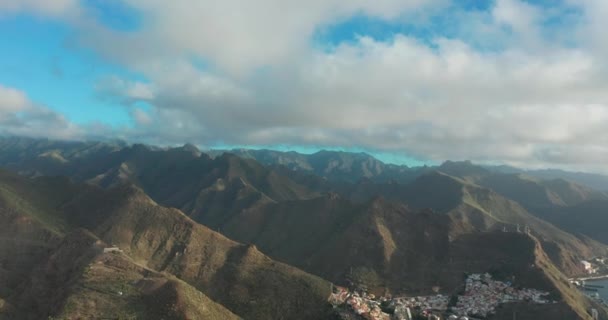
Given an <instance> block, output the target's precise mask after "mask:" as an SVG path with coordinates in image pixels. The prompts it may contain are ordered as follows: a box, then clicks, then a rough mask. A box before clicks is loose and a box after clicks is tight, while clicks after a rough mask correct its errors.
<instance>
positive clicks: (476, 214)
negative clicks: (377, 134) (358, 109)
mask: <svg viewBox="0 0 608 320" xmlns="http://www.w3.org/2000/svg"><path fill="white" fill-rule="evenodd" d="M1 141H2V142H1V143H0V147H2V148H3V149H1V150H3V151H4V152H6V153H10V155H7V154H2V155H0V164H5V165H6V166H7V167H8V168H10V169H11V170H13V171H16V172H19V173H21V175H22V176H16V175H14V174H11V173H7V172H1V173H0V208H4V209H3V210H0V219H2V220H1V221H0V225H1V226H0V230H1V231H3V232H6V234H7V235H9V236H8V237H9V239H15V240H12V241H13V242H6V243H4V245H2V243H0V302H2V303H0V305H4V306H7V307H6V308H7V310H8V309H11V310H12V311H11V312H22V313H21V314H26V313H23V312H25V309H24V308H28V307H31V306H38V305H39V307H35V308H34V310H39V311H40V310H42V311H40V312H39V313H38V314H53V315H63V316H67V317H69V316H74V315H79V316H84V317H86V315H88V314H89V313H86V312H87V310H85V308H83V307H82V306H83V305H86V301H90V300H91V299H99V302H98V303H99V306H100V310H101V309H107V308H106V307H103V306H107V305H108V304H112V303H117V308H116V312H118V314H119V315H127V314H132V313H133V312H142V313H139V314H140V315H142V316H143V315H144V314H145V310H143V308H148V309H149V310H157V311H158V312H159V313H161V314H166V315H167V317H168V318H171V317H172V318H184V317H188V315H191V316H190V317H194V318H196V317H201V315H202V314H203V313H202V312H204V311H205V310H207V311H211V312H213V314H215V315H212V314H208V315H207V316H203V317H210V318H213V317H220V318H221V317H227V318H229V317H231V316H234V315H237V316H240V317H243V318H247V319H269V318H277V317H283V318H289V319H309V318H315V319H323V318H327V317H328V316H329V314H330V313H331V311H330V310H328V309H327V303H326V298H327V296H328V295H329V290H330V282H329V281H331V282H335V283H338V284H343V285H347V284H349V283H351V284H356V285H364V286H367V287H368V288H369V289H370V290H373V291H374V292H376V293H383V292H399V293H401V292H408V293H410V294H416V293H420V294H429V293H431V292H432V290H431V289H432V288H433V287H436V288H439V290H440V291H441V292H445V293H452V292H455V291H457V290H458V289H459V288H460V286H461V285H462V275H463V274H464V273H470V272H490V271H491V272H494V273H497V274H505V275H509V276H515V279H516V280H515V281H516V283H517V284H518V285H522V286H530V287H534V288H539V289H543V290H547V291H550V292H552V293H553V295H554V298H555V299H556V300H558V301H560V303H559V304H557V305H556V306H555V308H554V309H552V310H554V311H555V310H560V312H563V314H567V315H568V317H570V318H581V319H582V318H584V316H583V313H584V312H585V310H586V309H588V308H589V306H590V302H589V301H588V300H587V299H585V298H584V297H582V296H581V295H580V294H579V293H578V292H577V291H576V290H574V289H573V288H570V287H569V286H567V285H564V283H565V282H564V281H565V277H564V275H563V274H562V273H566V274H567V275H569V276H571V275H577V274H580V273H581V271H582V270H581V267H580V265H579V264H580V259H583V258H589V257H591V256H594V255H606V254H607V253H606V246H604V245H602V244H600V243H598V242H597V241H594V240H592V239H590V238H593V239H596V240H597V237H593V234H592V232H587V233H577V236H574V235H572V234H570V233H568V232H564V231H563V230H561V229H558V228H557V227H555V226H554V225H552V224H550V223H547V222H546V221H544V220H541V219H540V218H538V217H539V216H542V215H543V214H544V213H540V212H534V214H535V215H536V216H535V215H533V214H531V212H530V211H529V208H532V207H536V206H546V207H547V208H564V209H566V208H570V207H572V206H575V205H578V204H584V203H587V202H588V201H591V200H593V199H600V201H601V196H602V195H603V193H601V192H597V191H594V190H591V189H589V188H586V187H581V186H579V185H576V184H573V183H571V182H567V181H565V182H564V181H545V180H542V179H533V178H529V177H526V176H524V175H521V174H511V173H510V174H503V173H497V172H495V171H493V170H489V169H487V168H483V167H479V166H476V165H474V164H472V163H470V162H462V163H461V162H446V163H444V164H443V165H442V166H440V167H437V168H428V167H427V168H418V169H409V168H403V167H401V168H397V169H394V170H393V169H391V166H390V165H384V164H382V163H381V162H379V161H377V160H375V159H373V158H372V159H370V158H371V157H370V156H369V155H365V154H348V153H335V152H320V153H319V154H317V155H315V156H314V157H313V155H310V157H309V156H306V157H303V158H301V157H300V156H302V155H298V154H288V155H285V154H284V153H274V152H266V151H264V152H261V154H258V155H257V156H255V157H254V156H251V155H250V156H245V155H244V157H245V158H243V157H239V156H237V155H234V154H230V153H223V154H219V155H215V156H214V157H210V156H208V155H206V154H204V153H201V152H200V151H199V150H198V149H197V148H196V147H195V146H192V145H184V146H183V147H178V148H155V147H151V146H146V145H137V144H136V145H131V146H122V145H120V144H111V143H109V144H96V143H76V142H73V143H66V145H62V143H57V142H52V141H38V140H28V139H25V140H20V139H17V138H13V139H7V140H1ZM240 152H241V153H242V152H245V151H240ZM263 157H267V158H268V159H269V160H260V161H267V163H266V165H264V164H262V163H260V162H259V161H258V160H256V159H257V158H260V159H265V158H263ZM281 157H287V159H284V158H281ZM281 159H282V160H281ZM311 159H312V160H314V161H312V160H311ZM391 170H393V171H391ZM400 170H401V171H400ZM55 175H60V176H57V177H52V176H55ZM23 176H27V177H37V178H35V179H26V178H24V177H23ZM61 176H67V177H69V178H66V177H61ZM395 177H396V178H395ZM74 182H76V183H74ZM83 183H84V184H83ZM524 187H526V188H524ZM520 189H523V190H525V192H518V191H519V190H520ZM531 190H534V192H532V191H531ZM536 190H540V191H536ZM598 197H599V198H598ZM520 203H521V205H520ZM169 207H172V208H176V209H171V208H169ZM182 212H183V213H182ZM551 221H552V222H554V223H556V224H557V222H555V221H553V220H551ZM199 223H202V224H203V225H201V224H199ZM518 224H519V227H520V229H522V230H523V229H525V227H526V226H529V227H530V228H531V234H530V235H527V234H525V233H523V232H522V233H518V232H516V229H517V225H518ZM562 227H563V228H564V229H566V230H568V231H570V230H571V229H567V228H566V227H565V226H562ZM2 228H4V229H2ZM81 228H84V229H85V231H82V232H80V231H78V230H80V229H81ZM504 228H506V229H507V232H502V230H503V229H504ZM572 232H574V231H572ZM220 233H221V234H220ZM224 235H226V236H229V237H230V238H233V239H235V240H237V241H239V242H241V243H245V244H241V243H239V242H235V241H233V240H230V239H228V238H226V237H225V236H224ZM71 237H74V238H75V239H80V240H79V241H80V242H81V243H83V244H87V245H86V246H85V247H83V248H82V249H78V248H80V247H79V246H77V245H76V244H71V240H69V239H72V238H71ZM93 240H95V241H93ZM66 241H67V242H66ZM98 241H99V242H98ZM91 242H92V243H93V245H92V246H89V245H88V243H91ZM15 243H18V244H19V245H15ZM100 245H101V246H102V247H105V246H109V245H117V246H118V247H120V248H121V249H122V250H123V251H124V254H123V255H124V256H123V255H119V257H116V259H105V258H104V255H103V254H102V255H93V254H92V253H91V255H89V252H97V251H98V250H99V246H100ZM62 248H64V249H62ZM65 248H73V249H74V250H76V251H74V252H72V251H70V250H67V249H65ZM95 248H97V249H95ZM258 248H259V250H258ZM58 250H60V251H61V252H65V255H66V256H67V257H70V259H74V260H75V261H76V260H79V259H80V258H79V257H86V259H85V258H82V259H83V260H82V269H80V270H81V271H82V270H84V271H86V272H81V271H78V270H76V271H74V270H64V271H65V272H64V271H62V270H60V269H59V268H58V267H57V263H51V264H50V266H53V267H52V268H51V269H48V272H46V271H45V270H46V269H44V268H46V267H44V266H45V265H48V263H49V262H48V261H49V259H50V257H52V256H53V255H54V252H59V251H58ZM66 250H67V251H66ZM95 250H97V251H95ZM62 255H63V253H62ZM100 261H101V263H99V262H100ZM279 261H280V262H279ZM286 263H287V264H286ZM98 264H100V265H99V266H98V267H99V268H94V266H96V265H98ZM556 266H557V267H556ZM41 268H42V269H41ZM114 269H115V270H114ZM87 270H89V271H90V270H92V273H89V271H87ZM110 270H114V271H110ZM113 272H115V275H116V277H118V278H119V279H131V280H130V281H128V283H126V282H122V283H118V284H117V285H118V286H119V287H120V288H121V289H124V290H118V291H121V292H123V294H125V293H126V294H128V297H130V299H133V301H136V302H137V303H134V304H131V305H121V304H120V302H119V301H120V299H118V300H117V299H116V296H114V295H112V294H111V292H112V291H107V290H106V288H107V287H103V286H100V282H108V283H110V280H109V279H111V277H112V276H111V274H112V273H113ZM33 273H35V274H40V275H52V274H57V275H62V274H65V276H61V279H59V280H57V281H59V282H53V283H51V284H49V283H46V284H45V280H44V279H40V280H37V281H36V283H37V284H36V285H35V286H34V284H28V285H25V286H23V285H20V284H21V283H23V282H24V281H25V282H27V281H28V279H30V278H32V275H33ZM313 274H314V275H313ZM45 277H47V276H42V278H45ZM104 277H105V278H104ZM101 279H104V280H101ZM323 279H327V280H329V281H326V280H323ZM53 281H55V280H53ZM58 283H59V284H61V283H65V285H64V286H65V288H70V289H69V290H67V291H69V292H70V294H65V295H57V300H52V301H50V302H49V301H45V300H44V298H43V297H46V296H48V290H47V289H44V288H48V287H51V285H58ZM82 288H84V290H81V289H82ZM110 288H112V289H111V290H114V292H116V290H115V289H116V288H117V287H115V286H112V287H110ZM45 290H47V291H45ZM67 291H66V292H67ZM36 292H40V295H37V294H36ZM97 294H99V296H98V295H97ZM158 299H162V301H165V300H166V301H168V303H171V305H174V306H176V307H175V308H168V309H167V308H165V307H164V305H163V304H159V303H156V304H155V305H151V304H150V303H151V301H160V300H158ZM214 303H215V304H214ZM49 305H54V306H56V307H55V309H52V310H51V309H48V308H49V307H48V306H49ZM66 306H69V307H68V308H67V309H66ZM196 306H199V307H196ZM200 306H203V307H200ZM133 308H135V309H137V310H140V311H137V310H135V309H133ZM140 308H141V309H140ZM152 308H158V309H152ZM525 308H526V307H524V309H525ZM30 309H31V308H30ZM28 310H29V309H28ZM95 310H96V309H94V308H91V310H90V312H95ZM142 310H143V311H142ZM2 312H3V311H1V310H0V314H2ZM34 312H35V313H36V312H38V311H34ZM171 312H174V313H171ZM530 312H531V314H534V312H532V311H530ZM230 313H232V315H231V314H230ZM0 318H1V316H0Z"/></svg>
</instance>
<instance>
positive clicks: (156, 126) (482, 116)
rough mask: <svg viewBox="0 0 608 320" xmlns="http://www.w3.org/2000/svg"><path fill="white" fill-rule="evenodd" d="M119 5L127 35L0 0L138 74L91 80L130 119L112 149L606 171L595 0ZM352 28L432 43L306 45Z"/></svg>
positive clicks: (131, 0)
mask: <svg viewBox="0 0 608 320" xmlns="http://www.w3.org/2000/svg"><path fill="white" fill-rule="evenodd" d="M112 1H118V0H112ZM43 3H52V4H55V5H56V6H55V5H46V4H45V5H43ZM122 3H123V5H126V6H129V7H130V8H132V9H133V10H135V11H136V12H138V13H139V14H141V16H142V18H141V19H142V21H141V24H140V26H139V27H138V28H137V29H136V30H128V31H121V30H116V29H113V28H111V26H107V25H106V24H104V23H103V22H102V21H99V20H95V19H90V17H91V14H92V11H94V9H91V8H86V7H83V6H82V4H81V3H78V2H74V1H68V0H61V1H59V0H58V1H51V2H48V1H47V2H38V1H33V0H29V1H24V2H22V4H21V5H12V6H11V5H10V4H9V2H6V1H2V0H0V11H2V10H5V11H6V10H13V11H14V10H30V11H32V10H34V11H35V12H36V13H37V14H46V15H54V16H57V15H59V14H60V13H61V12H69V15H68V14H66V16H65V17H64V18H59V19H64V20H66V21H68V22H69V23H70V24H71V25H72V26H73V27H74V28H75V29H76V30H78V32H80V33H77V34H79V35H80V37H79V39H78V41H79V43H80V45H82V46H85V47H87V48H92V49H94V50H95V51H96V52H97V53H98V54H100V55H101V56H103V57H104V58H105V59H108V60H109V61H112V62H116V63H119V64H121V65H123V66H124V67H125V68H128V69H129V70H131V71H134V72H137V73H139V74H141V75H143V78H145V80H142V79H137V80H134V79H128V78H120V77H119V76H118V75H109V76H108V77H107V78H105V79H101V80H100V83H99V85H98V88H97V89H98V91H99V96H100V98H102V99H107V100H108V101H113V102H114V103H116V104H121V105H124V107H125V108H128V109H129V112H130V114H131V115H132V117H133V120H134V126H133V128H129V129H121V130H120V132H115V133H113V134H116V135H121V136H124V137H128V138H130V139H133V140H143V141H147V142H152V143H162V144H167V143H183V142H185V141H191V142H194V143H198V144H202V145H217V144H228V145H230V144H232V145H279V144H281V145H286V144H287V145H300V146H302V145H312V146H327V147H356V148H366V149H369V150H378V151H383V152H384V151H387V152H394V153H404V154H408V155H413V156H416V157H418V158H420V159H427V160H434V161H440V160H444V159H472V160H477V161H487V162H507V163H511V164H519V165H524V166H560V167H572V168H577V169H582V170H602V171H606V169H605V168H604V164H603V161H604V159H606V156H607V155H608V144H606V142H607V140H608V136H607V134H606V133H605V129H604V128H605V127H606V124H608V91H606V90H605V89H606V88H608V71H607V69H606V68H607V67H608V66H607V65H606V61H605V58H604V57H605V56H606V54H607V53H608V40H605V39H606V38H605V37H603V36H602V33H603V30H604V28H603V22H604V21H605V18H608V4H607V2H605V1H601V0H584V1H572V2H570V1H569V0H565V1H561V2H559V3H557V2H556V3H555V4H554V5H551V6H540V5H533V4H532V3H531V2H524V1H521V0H497V1H495V2H494V3H492V5H491V6H490V8H489V9H487V10H473V9H470V8H461V7H457V6H456V5H455V4H454V3H452V2H450V1H447V0H445V1H441V0H437V1H417V0H413V1H402V0H400V1H397V0H382V1H363V0H361V1H340V0H331V1H308V2H306V3H304V2H301V1H278V0H263V1H255V2H252V1H239V0H229V1H220V2H217V1H194V0H179V1H172V2H170V3H169V2H166V1H150V0H146V1H144V0H124V1H122ZM7 8H8V9H7ZM74 12H77V13H78V14H77V15H75V14H74ZM355 15H365V16H369V17H374V18H375V19H379V20H381V21H384V22H386V23H387V24H390V25H399V24H408V25H411V24H415V25H416V26H417V27H419V28H427V29H428V30H433V32H429V33H427V34H426V35H425V36H420V35H414V34H408V33H399V32H397V33H394V34H392V35H391V36H390V37H387V39H375V38H373V37H370V36H368V35H365V34H361V35H359V36H357V37H355V38H354V40H352V39H348V40H343V41H337V42H336V43H332V44H327V43H317V42H315V34H316V33H317V32H319V31H320V30H324V29H326V28H330V27H331V26H332V25H335V24H336V23H340V22H343V21H346V20H348V19H349V18H351V17H353V16H355ZM68 16H69V17H68ZM438 19H442V21H446V24H447V25H444V26H443V28H442V29H441V30H436V29H437V28H436V27H435V24H437V22H436V21H437V20H438ZM0 89H2V88H1V87H0ZM4 90H9V91H10V90H11V89H8V88H4ZM0 93H1V92H0ZM3 95H4V94H3ZM1 99H4V100H3V101H5V100H7V99H8V101H11V100H12V101H13V102H12V103H10V104H7V105H11V106H12V107H8V108H13V110H8V109H2V108H0V110H4V112H5V113H6V112H9V111H10V112H13V113H15V112H17V111H18V109H16V108H19V107H18V106H19V105H20V103H21V102H20V101H21V100H23V99H24V98H23V97H22V94H20V93H19V92H17V93H15V92H12V93H11V92H9V93H8V94H6V96H5V97H2V98H1ZM0 106H1V104H0ZM7 110H8V111H7ZM0 112H1V111H0ZM63 121H65V120H63Z"/></svg>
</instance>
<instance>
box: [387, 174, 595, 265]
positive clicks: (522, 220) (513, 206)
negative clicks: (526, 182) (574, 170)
mask: <svg viewBox="0 0 608 320" xmlns="http://www.w3.org/2000/svg"><path fill="white" fill-rule="evenodd" d="M391 197H393V198H394V199H397V200H400V201H403V202H405V203H410V204H411V205H412V206H413V207H414V208H432V209H434V210H437V211H438V212H440V213H444V214H446V215H448V216H449V218H450V221H451V222H450V235H451V237H453V238H456V237H458V236H460V235H463V234H469V233H474V232H485V231H492V230H503V229H506V230H507V231H509V232H515V231H516V228H517V225H519V227H520V230H521V231H522V232H523V231H524V229H525V227H526V226H528V227H529V228H530V230H531V232H532V234H534V235H536V236H537V237H539V239H540V241H542V242H543V246H544V250H545V251H547V252H548V254H549V256H550V257H551V259H552V260H553V262H554V263H555V264H556V265H557V266H558V267H559V268H560V269H561V270H562V271H564V272H566V273H567V274H569V275H575V274H579V273H581V272H582V269H581V266H580V265H579V261H580V259H581V258H587V257H591V256H594V255H604V254H606V247H605V246H604V245H601V244H600V243H598V242H596V241H593V240H591V239H588V238H578V237H575V236H573V235H571V234H569V233H566V232H564V231H562V230H560V229H558V228H557V227H555V226H553V225H552V224H550V223H547V222H545V221H543V220H541V219H539V218H538V217H536V216H534V215H532V214H530V213H529V212H528V211H526V209H524V208H523V207H522V206H520V205H519V204H518V203H517V202H514V201H512V200H509V199H507V198H505V197H503V196H501V195H499V194H498V193H496V192H494V191H492V190H490V189H487V188H484V187H481V186H478V185H475V184H473V183H470V182H467V181H465V180H462V179H459V178H455V177H452V176H449V175H447V174H444V173H441V172H434V173H429V174H426V175H423V176H421V177H420V178H418V179H417V180H416V181H415V182H413V183H412V184H410V185H408V186H407V188H402V189H398V190H397V192H395V193H393V194H391Z"/></svg>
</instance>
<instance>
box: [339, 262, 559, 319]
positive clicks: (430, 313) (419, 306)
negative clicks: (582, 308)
mask: <svg viewBox="0 0 608 320" xmlns="http://www.w3.org/2000/svg"><path fill="white" fill-rule="evenodd" d="M548 296H549V293H548V292H543V291H539V290H536V289H517V288H515V287H513V286H512V285H511V283H509V282H503V281H497V280H494V279H492V276H491V275H490V274H488V273H486V274H471V275H469V276H468V277H467V278H466V280H465V287H464V292H463V293H461V294H459V295H453V296H447V295H443V294H436V295H431V296H416V297H406V296H400V297H390V296H384V297H378V298H377V297H375V296H374V295H373V294H367V293H366V292H364V291H360V290H353V291H350V290H348V289H346V288H343V287H334V290H333V293H332V294H331V296H330V297H329V299H328V301H329V303H330V304H331V305H332V306H333V307H334V309H335V310H336V312H337V314H338V315H339V316H340V318H341V319H367V320H392V319H394V320H412V319H434V320H440V319H449V320H454V319H457V320H468V319H484V318H487V317H488V316H490V315H492V314H494V312H495V310H496V308H497V307H498V306H499V305H500V304H504V303H512V302H523V301H525V302H529V303H537V304H547V303H555V302H554V301H550V300H549V299H548Z"/></svg>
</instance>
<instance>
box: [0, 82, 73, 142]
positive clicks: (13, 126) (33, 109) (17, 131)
mask: <svg viewBox="0 0 608 320" xmlns="http://www.w3.org/2000/svg"><path fill="white" fill-rule="evenodd" d="M0 134H2V135H17V136H28V137H48V138H57V139H74V138H78V137H83V131H82V129H81V128H79V127H78V126H76V125H74V124H72V123H70V122H69V121H68V120H67V119H65V117H63V116H62V115H60V114H58V113H57V112H55V111H52V110H50V109H49V108H47V107H45V106H42V105H37V104H35V103H33V102H31V101H30V100H29V99H28V98H27V96H26V94H25V93H24V92H22V91H20V90H18V89H15V88H10V87H6V86H3V85H1V84H0Z"/></svg>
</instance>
